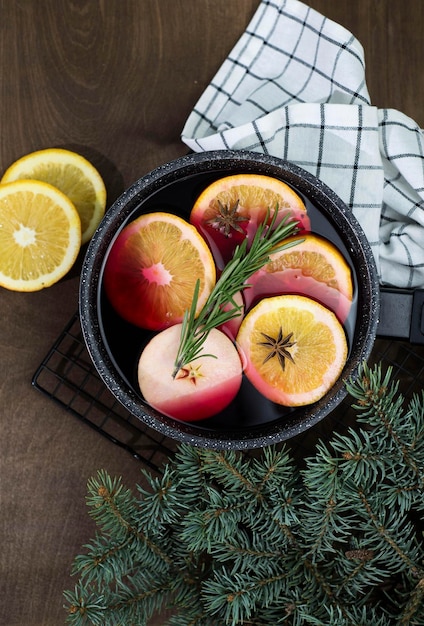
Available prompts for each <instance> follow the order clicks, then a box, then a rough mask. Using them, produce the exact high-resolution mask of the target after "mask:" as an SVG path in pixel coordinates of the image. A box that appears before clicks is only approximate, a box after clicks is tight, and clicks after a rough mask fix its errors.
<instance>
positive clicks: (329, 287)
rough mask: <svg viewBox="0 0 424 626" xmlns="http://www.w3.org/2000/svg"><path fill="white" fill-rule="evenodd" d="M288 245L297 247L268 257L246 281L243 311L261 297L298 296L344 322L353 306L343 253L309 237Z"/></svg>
mask: <svg viewBox="0 0 424 626" xmlns="http://www.w3.org/2000/svg"><path fill="white" fill-rule="evenodd" d="M287 243H295V244H296V245H294V246H293V247H287V248H285V249H283V250H280V251H279V252H275V253H273V254H270V260H269V262H268V263H267V264H266V265H265V266H264V267H263V268H261V269H260V270H259V271H258V272H255V274H253V275H252V276H251V277H250V278H249V279H248V281H247V282H248V283H249V285H251V287H248V288H246V289H245V290H244V297H245V301H246V307H247V308H249V307H250V306H251V305H252V303H253V302H256V301H258V300H259V299H260V298H264V297H269V296H274V295H281V294H289V293H291V294H299V295H304V296H308V297H311V298H314V299H315V300H317V301H318V302H321V304H324V306H326V307H327V308H329V309H331V310H332V311H333V312H334V313H336V315H337V317H338V319H339V320H340V321H341V322H344V321H345V320H346V318H347V316H348V314H349V310H350V308H351V304H352V297H353V283H352V273H351V269H350V266H349V264H348V263H347V261H346V260H345V258H344V256H343V255H342V253H341V252H340V251H339V250H338V249H337V248H336V247H335V246H334V245H333V244H332V243H331V242H329V241H328V240H326V239H324V238H322V237H319V236H317V235H312V234H310V233H308V234H305V235H302V236H295V237H290V238H288V239H287Z"/></svg>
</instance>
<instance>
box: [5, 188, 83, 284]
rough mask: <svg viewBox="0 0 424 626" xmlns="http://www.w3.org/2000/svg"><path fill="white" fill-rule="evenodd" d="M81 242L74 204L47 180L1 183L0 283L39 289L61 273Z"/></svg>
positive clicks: (66, 270) (71, 262)
mask: <svg viewBox="0 0 424 626" xmlns="http://www.w3.org/2000/svg"><path fill="white" fill-rule="evenodd" d="M80 246H81V221H80V218H79V215H78V212H77V210H76V208H75V206H74V204H73V203H72V202H71V201H70V200H69V198H67V197H66V196H65V195H64V194H63V193H62V192H61V191H59V190H58V189H56V187H53V186H52V185H49V184H48V183H44V182H40V181H36V180H19V181H15V182H13V183H7V184H1V185H0V285H1V286H2V287H6V288H7V289H11V290H13V291H38V290H40V289H43V288H44V287H49V286H50V285H52V284H53V283H55V282H57V281H58V280H59V279H60V278H62V276H64V275H65V274H66V273H67V272H68V271H69V269H70V268H71V267H72V265H73V264H74V262H75V260H76V258H77V256H78V252H79V250H80Z"/></svg>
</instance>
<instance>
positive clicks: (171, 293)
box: [104, 212, 216, 330]
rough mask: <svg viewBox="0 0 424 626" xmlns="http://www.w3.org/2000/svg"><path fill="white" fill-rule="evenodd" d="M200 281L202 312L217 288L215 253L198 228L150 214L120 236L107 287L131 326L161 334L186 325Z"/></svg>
mask: <svg viewBox="0 0 424 626" xmlns="http://www.w3.org/2000/svg"><path fill="white" fill-rule="evenodd" d="M198 279H199V281H200V289H199V297H198V303H197V305H198V306H197V312H199V311H200V309H201V308H202V306H203V305H204V304H205V302H206V299H207V297H208V295H209V294H210V292H211V290H212V288H213V286H214V285H215V279H216V273H215V265H214V261H213V258H212V255H211V252H210V250H209V248H208V246H207V244H206V242H205V241H204V240H203V239H202V237H201V236H200V235H199V233H198V232H197V230H196V229H195V228H194V226H191V225H190V224H189V223H188V222H186V221H185V220H183V219H181V218H180V217H177V216H176V215H172V214H170V213H162V212H157V213H148V214H145V215H141V216H140V217H138V218H137V219H135V220H134V221H133V222H131V223H130V224H128V226H126V227H125V228H124V229H123V230H122V232H121V233H120V234H119V235H118V237H117V239H116V241H115V242H114V244H113V246H112V248H111V251H110V253H109V256H108V258H107V261H106V265H105V271H104V286H105V290H106V294H107V296H108V298H109V300H110V302H111V304H112V306H113V307H114V308H115V310H116V311H117V312H118V313H119V315H121V317H123V318H124V319H125V320H127V321H128V322H131V323H132V324H134V325H136V326H140V327H143V328H147V329H150V330H162V329H164V328H166V327H168V326H171V325H173V324H176V323H179V322H181V321H182V319H183V316H184V313H185V311H186V310H188V309H190V307H191V304H192V300H193V293H194V289H195V286H196V281H197V280H198Z"/></svg>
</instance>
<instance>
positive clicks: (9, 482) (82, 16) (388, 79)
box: [0, 0, 424, 626]
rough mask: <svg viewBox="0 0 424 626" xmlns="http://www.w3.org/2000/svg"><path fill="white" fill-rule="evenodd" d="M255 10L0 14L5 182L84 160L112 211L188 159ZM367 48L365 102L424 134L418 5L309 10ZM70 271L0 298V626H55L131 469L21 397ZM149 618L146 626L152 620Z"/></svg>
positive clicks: (67, 311)
mask: <svg viewBox="0 0 424 626" xmlns="http://www.w3.org/2000/svg"><path fill="white" fill-rule="evenodd" d="M258 4H259V0H15V1H14V2H12V1H10V0H9V1H7V0H1V2H0V11H1V12H0V18H1V21H0V32H1V38H0V63H1V73H0V170H1V171H4V170H5V168H6V167H7V166H8V165H9V164H10V163H11V162H12V161H14V160H15V159H16V158H18V157H20V156H21V155H23V154H25V153H27V152H30V151H32V150H36V149H41V148H46V147H51V146H62V147H69V148H71V149H75V150H78V151H80V152H81V153H82V154H84V155H86V156H87V157H88V158H90V159H91V160H92V162H93V163H94V164H95V165H96V166H97V167H98V168H99V170H100V172H101V173H102V175H103V176H104V179H105V182H106V186H107V189H108V197H109V204H110V203H111V202H112V201H113V200H114V199H115V198H116V197H117V195H119V194H120V193H121V191H122V190H123V189H124V188H125V187H128V186H129V185H130V184H131V183H132V182H134V181H135V180H136V179H137V178H139V177H140V176H142V175H143V174H145V173H146V172H148V171H149V170H150V169H152V168H154V167H155V166H157V165H159V164H161V163H164V162H166V161H169V160H170V159H173V158H176V157H178V156H180V155H183V154H184V153H185V152H186V151H187V149H186V147H185V145H183V144H182V143H181V141H180V131H181V129H182V127H183V124H184V122H185V120H186V118H187V116H188V114H189V112H190V110H191V109H192V107H193V106H194V104H195V103H196V101H197V99H198V97H199V96H200V95H201V93H202V92H203V90H204V89H205V87H206V86H207V84H208V82H209V81H210V80H211V78H212V77H213V75H214V74H215V72H216V70H217V69H218V68H219V66H220V64H221V62H222V61H223V60H224V58H225V57H226V55H227V54H228V52H229V51H230V50H231V48H232V47H233V45H234V44H235V42H236V41H237V39H238V38H239V36H240V35H241V33H242V32H243V30H244V28H245V26H246V25H247V23H248V21H249V19H250V17H251V16H252V15H253V13H254V11H255V9H256V8H257V6H258ZM309 5H310V6H311V7H313V8H315V9H317V10H319V11H320V12H322V13H324V14H325V15H327V16H328V17H330V18H332V19H334V20H335V21H337V22H339V23H341V24H342V25H344V26H345V27H346V28H348V29H349V30H350V31H351V32H353V33H354V34H355V35H356V36H357V38H358V39H359V40H360V41H361V43H362V45H363V46H364V48H365V59H366V64H367V82H368V88H369V91H370V94H371V98H372V102H373V104H375V105H377V106H378V107H390V108H397V109H399V110H401V111H403V112H404V113H406V114H407V115H409V116H410V117H412V118H414V119H415V121H416V122H418V124H420V125H421V127H423V126H424V105H423V103H424V72H423V59H424V38H423V36H422V33H423V26H424V2H423V0H403V2H398V1H397V0H355V2H352V0H338V1H337V2H334V0H310V2H309ZM77 302H78V271H77V269H76V270H74V271H73V273H71V275H70V276H69V277H68V278H66V279H65V280H62V281H61V282H60V283H59V284H57V285H55V286H53V287H51V288H49V289H46V290H43V291H41V292H37V293H33V294H22V293H14V292H11V291H7V290H5V289H1V292H0V319H1V325H0V351H1V357H0V358H1V380H0V419H1V434H0V446H1V450H0V481H1V496H0V497H1V504H0V516H1V518H0V529H1V531H0V537H1V543H2V547H1V553H0V598H1V601H0V624H4V625H5V626H57V625H58V624H62V623H64V621H65V614H64V611H63V608H62V604H63V598H62V590H63V589H64V588H70V587H72V586H73V584H74V581H73V580H72V579H71V578H70V569H71V563H72V560H73V558H74V556H75V555H76V554H77V553H78V552H79V551H80V549H81V545H82V544H83V543H84V542H86V541H87V540H88V539H90V538H91V536H92V533H93V525H92V522H91V521H90V520H89V519H88V516H87V514H86V508H85V502H84V498H85V493H86V483H87V480H88V478H89V477H90V476H92V475H93V474H94V473H95V472H96V471H97V470H98V469H100V468H106V469H107V470H108V471H109V472H111V473H112V474H119V475H122V476H123V477H124V479H125V481H126V482H127V484H128V485H131V486H132V485H135V483H136V482H138V481H139V480H140V467H141V464H140V462H139V461H137V460H136V459H135V458H133V457H132V456H131V455H130V454H128V452H126V451H125V450H122V449H120V448H119V447H117V446H114V445H113V444H112V443H110V442H109V441H107V440H106V439H104V438H103V437H101V436H100V435H99V434H97V433H96V432H94V431H93V430H92V429H90V428H88V427H87V426H86V425H84V424H83V423H82V422H80V421H79V420H78V419H76V418H75V417H74V416H72V415H70V414H69V413H68V412H67V411H65V410H64V409H62V408H61V407H60V406H58V405H57V404H56V403H53V402H52V401H51V400H50V399H49V398H47V397H46V396H45V395H44V394H41V393H39V392H38V391H37V390H36V389H34V388H33V387H32V385H31V378H32V375H33V373H34V371H35V370H36V368H37V366H38V365H39V363H40V362H41V360H42V359H43V357H44V356H45V354H46V352H47V350H48V349H49V347H50V346H51V344H52V343H53V341H54V340H55V339H56V337H57V336H58V335H59V334H60V332H61V330H62V328H63V327H64V325H65V323H66V322H67V321H68V320H69V318H70V317H71V316H72V314H73V313H74V312H75V311H76V310H77ZM162 623H163V619H161V618H160V617H159V618H158V620H157V621H156V622H155V624H162Z"/></svg>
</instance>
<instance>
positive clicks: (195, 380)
mask: <svg viewBox="0 0 424 626" xmlns="http://www.w3.org/2000/svg"><path fill="white" fill-rule="evenodd" d="M180 336H181V324H175V325H174V326H170V327H169V328H167V329H166V330H163V331H161V332H160V333H158V334H157V335H155V336H154V337H153V338H152V339H151V340H150V342H149V343H148V344H147V346H146V347H145V348H144V350H143V352H142V354H141V357H140V360H139V363H138V382H139V385H140V390H141V392H142V394H143V396H144V398H145V400H146V401H147V402H148V403H149V404H150V405H151V406H152V407H154V408H155V409H156V410H158V411H160V412H161V413H163V414H164V415H167V416H168V417H173V418H174V419H177V420H181V421H185V422H191V421H197V420H202V419H206V418H208V417H211V416H212V415H215V414H217V413H219V412H220V411H222V410H223V409H224V408H225V407H226V406H228V405H229V404H230V402H231V401H232V400H233V399H234V398H235V396H236V395H237V393H238V391H239V389H240V385H241V380H242V369H243V368H242V362H241V359H240V356H239V353H238V351H237V348H236V347H235V345H234V344H233V342H232V341H231V339H229V338H228V337H227V336H226V335H225V334H224V333H223V332H221V331H220V330H218V329H212V330H211V331H210V332H209V334H208V336H207V338H206V341H205V343H204V344H203V350H202V353H203V356H200V357H199V358H197V359H195V360H194V361H193V362H192V363H190V364H188V365H186V366H185V367H184V368H182V369H181V370H180V371H179V372H178V374H177V375H176V376H175V378H173V372H174V363H175V358H176V355H177V351H178V347H179V343H180ZM208 355H214V356H208ZM214 357H215V358H214Z"/></svg>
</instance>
